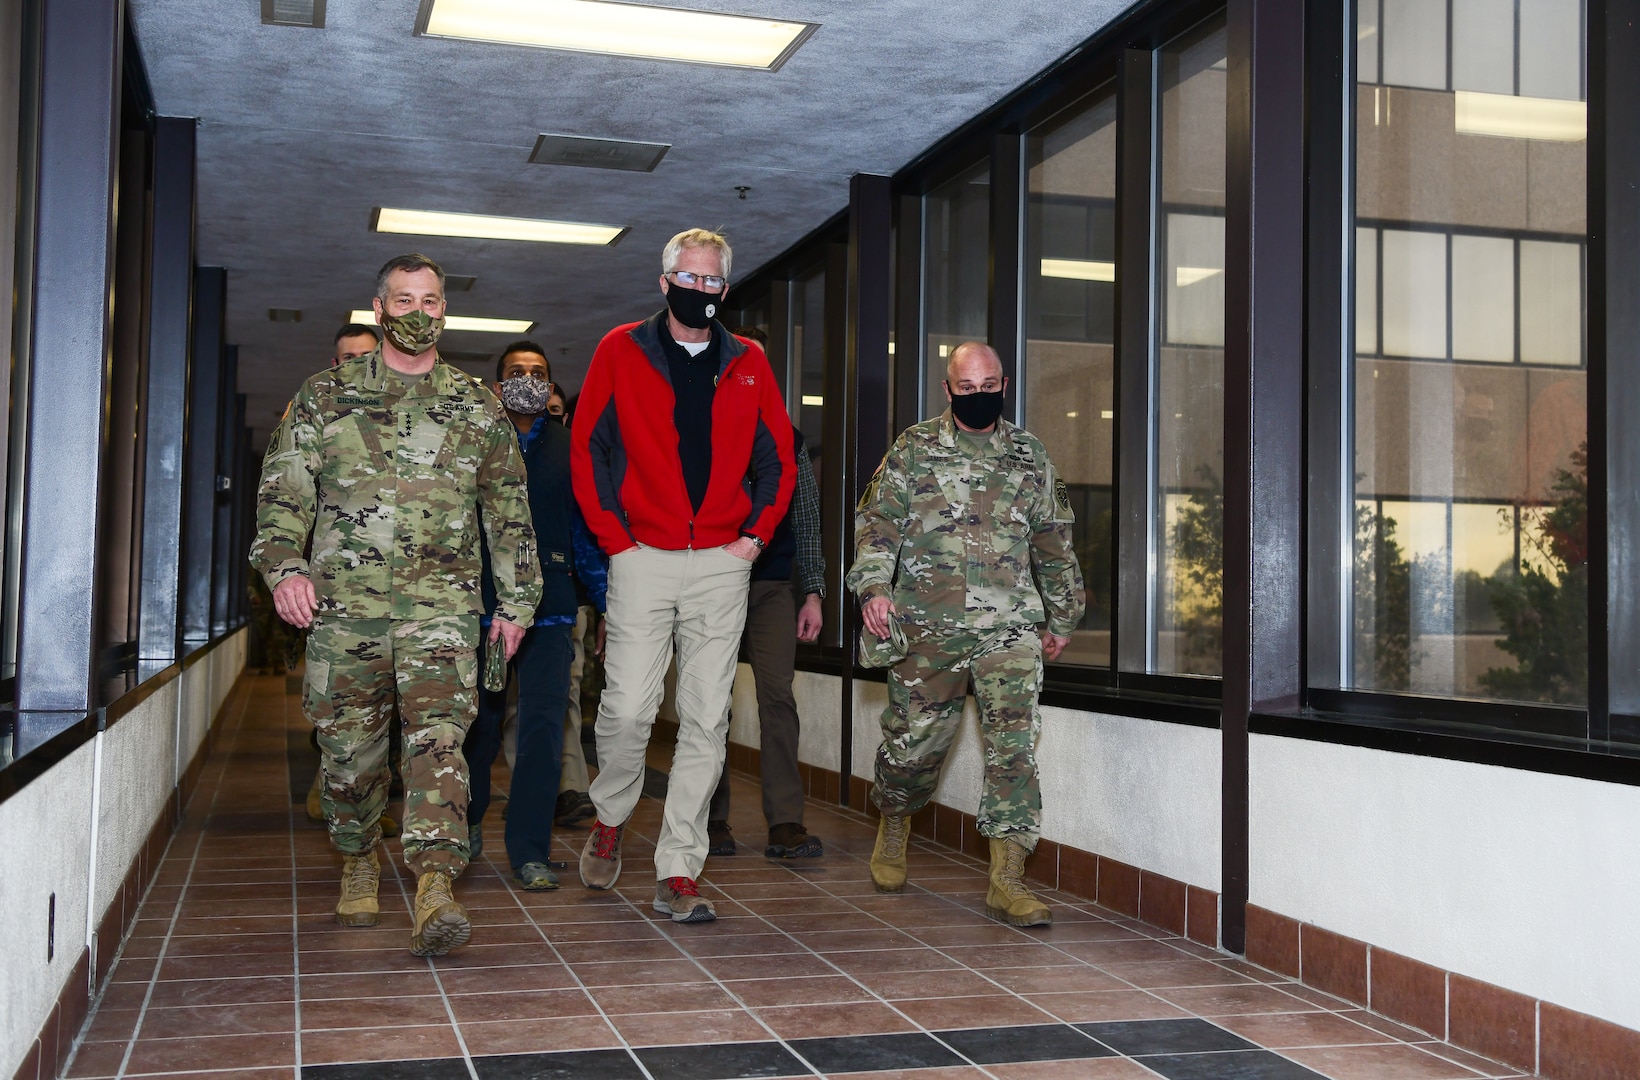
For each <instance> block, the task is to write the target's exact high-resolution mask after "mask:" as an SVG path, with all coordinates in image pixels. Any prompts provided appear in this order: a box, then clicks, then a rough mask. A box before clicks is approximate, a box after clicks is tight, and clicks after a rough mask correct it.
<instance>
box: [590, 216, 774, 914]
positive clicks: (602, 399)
mask: <svg viewBox="0 0 1640 1080" xmlns="http://www.w3.org/2000/svg"><path fill="white" fill-rule="evenodd" d="M731 258H732V253H731V252H730V250H729V244H728V242H727V241H726V240H724V238H723V237H722V236H720V235H718V234H717V233H714V232H708V231H707V230H705V229H690V230H688V231H687V232H681V233H679V234H678V235H676V236H674V237H673V238H672V239H671V241H670V242H669V243H667V245H666V248H665V249H664V250H663V251H662V253H661V270H662V273H661V279H660V285H661V293H662V295H664V296H665V297H666V307H665V308H664V309H663V310H661V311H659V312H656V313H655V314H654V315H652V316H650V317H649V318H648V319H646V320H644V321H643V322H641V323H629V324H627V325H625V326H617V327H616V328H615V329H614V330H611V331H610V332H609V333H608V334H607V335H606V336H605V337H604V340H603V341H602V342H600V343H599V345H598V349H597V351H596V352H595V353H593V356H592V364H591V366H590V367H589V368H588V370H587V376H586V381H585V382H583V383H582V385H581V396H580V399H579V401H578V403H577V405H576V410H575V423H574V427H573V428H572V431H571V436H572V438H571V444H570V472H571V475H572V477H573V479H574V483H575V498H576V501H577V502H579V503H580V505H581V512H582V514H583V515H584V516H585V517H586V520H587V524H588V525H589V526H590V527H591V529H592V532H593V535H595V536H596V537H597V538H598V543H599V544H600V545H602V547H603V549H604V551H605V552H607V553H608V554H609V557H610V561H609V593H608V598H607V605H606V620H607V625H608V637H607V639H606V645H605V649H606V652H605V661H604V663H605V686H604V692H603V697H602V700H601V702H600V703H599V706H598V725H597V729H596V730H597V736H598V777H597V779H595V780H593V782H592V786H591V789H590V790H589V791H588V795H590V796H591V798H592V804H593V806H594V807H595V808H596V809H597V811H598V820H597V821H596V822H594V823H593V826H592V832H591V834H590V835H589V836H588V837H587V843H586V847H585V848H584V849H583V850H582V852H581V881H582V882H583V883H584V884H585V885H587V886H588V887H589V888H593V889H608V888H612V887H613V886H614V884H615V879H616V878H617V877H619V876H620V873H621V833H622V830H623V829H624V828H625V825H626V820H627V818H629V817H630V816H631V815H632V810H633V808H634V807H635V806H637V803H638V797H639V795H641V794H642V792H643V779H644V754H645V751H646V750H647V749H648V746H649V730H650V728H651V727H652V726H653V724H654V721H655V709H656V708H657V706H659V705H660V701H661V683H662V680H663V679H664V677H665V675H666V668H667V662H668V661H669V660H670V659H671V658H672V647H673V642H674V640H676V643H677V668H678V680H677V710H678V746H677V750H676V752H675V753H674V754H673V756H672V772H671V776H670V777H669V779H668V782H667V788H666V810H665V815H664V817H663V820H662V823H661V834H660V838H659V840H657V841H656V844H655V876H656V878H657V879H658V881H657V883H656V889H655V910H656V911H659V912H661V913H663V914H669V915H671V917H672V919H673V921H674V922H709V921H710V920H712V919H715V918H716V917H717V914H716V912H715V911H714V910H713V907H712V902H711V901H710V900H707V899H706V898H705V897H703V896H701V895H700V891H699V889H698V888H697V887H696V885H695V878H696V877H698V876H699V874H700V870H701V867H702V866H704V865H705V863H706V848H707V838H706V812H707V803H708V801H709V800H710V798H711V795H712V789H713V787H714V786H715V785H716V784H717V779H718V774H719V772H720V771H721V770H722V767H723V752H724V739H725V737H726V736H727V734H728V726H729V720H728V703H729V692H730V689H731V687H732V685H733V683H734V674H735V663H736V658H737V653H738V651H739V646H740V636H741V631H742V629H743V627H744V624H745V622H746V598H747V593H748V589H749V586H748V581H749V579H750V574H751V568H752V563H753V562H755V561H756V560H757V556H758V553H759V552H761V551H762V550H763V546H764V545H765V544H766V543H768V541H769V538H770V537H771V536H772V535H773V534H774V529H775V526H776V525H777V524H779V522H780V519H781V518H782V517H784V516H785V514H786V505H787V503H788V502H790V501H791V495H792V488H793V486H794V484H795V483H796V476H797V472H796V465H795V463H794V459H793V456H792V427H791V421H790V420H788V419H787V416H786V406H785V402H784V401H783V400H782V398H781V393H780V387H779V386H778V385H777V384H776V382H775V378H774V372H773V371H772V370H771V369H770V368H769V361H768V358H767V357H765V356H764V355H763V350H762V349H761V348H759V347H758V346H757V345H756V344H754V343H752V342H748V341H746V340H744V339H741V338H737V337H735V336H734V335H733V334H731V333H729V332H728V331H727V330H725V329H724V327H723V324H722V323H720V322H718V321H717V318H716V316H717V315H718V313H719V311H720V310H721V305H722V303H723V297H724V295H725V294H726V293H727V292H728V291H729V265H730V260H731Z"/></svg>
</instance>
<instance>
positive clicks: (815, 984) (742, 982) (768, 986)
mask: <svg viewBox="0 0 1640 1080" xmlns="http://www.w3.org/2000/svg"><path fill="white" fill-rule="evenodd" d="M723 988H724V989H725V990H727V991H728V992H729V993H731V994H733V995H735V996H736V997H738V998H739V999H740V1000H741V1001H742V1002H743V1003H744V1004H745V1006H746V1007H748V1008H762V1007H768V1006H776V1005H825V1004H835V1003H840V1002H849V1001H870V1000H871V992H870V991H868V990H863V989H861V988H860V986H859V985H858V984H856V983H855V982H854V981H853V980H852V979H846V978H843V977H842V976H840V975H818V976H810V977H807V978H801V979H787V978H777V979H738V980H735V981H734V982H726V983H724V984H723Z"/></svg>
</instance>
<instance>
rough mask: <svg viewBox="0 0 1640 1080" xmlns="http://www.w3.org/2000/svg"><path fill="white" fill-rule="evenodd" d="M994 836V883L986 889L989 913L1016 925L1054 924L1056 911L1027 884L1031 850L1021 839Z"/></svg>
mask: <svg viewBox="0 0 1640 1080" xmlns="http://www.w3.org/2000/svg"><path fill="white" fill-rule="evenodd" d="M990 840H991V887H990V888H989V889H988V890H986V893H985V914H987V915H989V916H990V917H991V918H993V919H995V920H996V921H997V922H1005V923H1009V924H1011V925H1013V926H1052V925H1053V912H1051V911H1049V910H1048V905H1047V904H1044V903H1043V902H1042V901H1040V900H1038V899H1037V898H1036V897H1034V896H1032V895H1031V890H1029V889H1027V888H1026V887H1025V858H1026V856H1028V855H1030V852H1029V851H1026V850H1025V846H1024V845H1023V844H1021V843H1020V842H1019V841H1017V840H998V839H997V838H996V837H994V836H993V837H991V838H990Z"/></svg>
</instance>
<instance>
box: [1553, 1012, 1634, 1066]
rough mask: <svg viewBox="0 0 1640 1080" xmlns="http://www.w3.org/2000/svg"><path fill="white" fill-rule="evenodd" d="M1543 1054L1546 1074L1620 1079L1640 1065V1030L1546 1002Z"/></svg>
mask: <svg viewBox="0 0 1640 1080" xmlns="http://www.w3.org/2000/svg"><path fill="white" fill-rule="evenodd" d="M1539 1008H1540V1011H1541V1019H1540V1023H1541V1032H1542V1034H1541V1036H1540V1038H1541V1044H1540V1046H1541V1053H1542V1058H1543V1061H1542V1067H1543V1071H1544V1073H1546V1074H1547V1075H1550V1076H1562V1075H1564V1076H1576V1077H1578V1078H1579V1080H1618V1078H1619V1077H1622V1076H1623V1075H1624V1070H1625V1069H1634V1068H1635V1067H1636V1063H1637V1062H1640V1031H1635V1030H1633V1029H1631V1028H1624V1027H1619V1026H1618V1025H1616V1024H1613V1023H1610V1022H1609V1021H1606V1020H1600V1019H1597V1018H1596V1017H1593V1016H1589V1015H1586V1014H1584V1013H1578V1012H1573V1011H1572V1010H1570V1009H1565V1008H1561V1007H1560V1006H1558V1005H1551V1004H1549V1003H1548V1002H1544V1003H1543V1004H1542V1005H1541V1006H1540V1007H1539Z"/></svg>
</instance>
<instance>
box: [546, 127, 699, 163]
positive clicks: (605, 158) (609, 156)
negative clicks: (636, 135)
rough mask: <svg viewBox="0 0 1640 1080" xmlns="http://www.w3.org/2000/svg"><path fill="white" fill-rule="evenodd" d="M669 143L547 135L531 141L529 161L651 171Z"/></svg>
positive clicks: (664, 154)
mask: <svg viewBox="0 0 1640 1080" xmlns="http://www.w3.org/2000/svg"><path fill="white" fill-rule="evenodd" d="M670 149H672V146H671V144H670V143H652V142H633V141H632V140H630V139H589V138H586V137H585V136H582V135H547V134H543V135H542V136H541V137H540V138H538V139H536V140H535V149H534V150H533V151H531V153H530V160H531V161H532V162H534V163H535V164H537V165H578V166H580V167H581V168H584V169H620V170H621V171H623V172H654V171H655V166H656V165H659V164H660V163H661V158H663V157H665V156H666V152H667V151H668V150H670Z"/></svg>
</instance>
